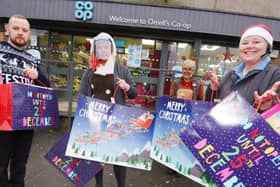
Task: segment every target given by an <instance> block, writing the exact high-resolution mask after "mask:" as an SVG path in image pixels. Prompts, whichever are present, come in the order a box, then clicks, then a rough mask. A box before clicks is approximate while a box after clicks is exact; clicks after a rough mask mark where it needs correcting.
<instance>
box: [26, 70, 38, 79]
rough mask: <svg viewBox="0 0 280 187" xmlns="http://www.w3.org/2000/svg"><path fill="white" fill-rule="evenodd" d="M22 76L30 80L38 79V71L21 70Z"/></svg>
mask: <svg viewBox="0 0 280 187" xmlns="http://www.w3.org/2000/svg"><path fill="white" fill-rule="evenodd" d="M23 74H24V75H26V76H27V77H29V78H30V79H32V80H34V79H38V71H37V70H36V69H31V68H26V69H24V70H23Z"/></svg>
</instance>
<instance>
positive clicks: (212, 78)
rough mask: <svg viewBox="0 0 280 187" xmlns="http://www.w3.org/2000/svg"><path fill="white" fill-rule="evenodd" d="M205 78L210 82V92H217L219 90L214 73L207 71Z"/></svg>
mask: <svg viewBox="0 0 280 187" xmlns="http://www.w3.org/2000/svg"><path fill="white" fill-rule="evenodd" d="M205 77H206V78H207V79H210V81H211V90H213V91H217V90H218V89H219V80H218V77H217V75H216V73H215V72H214V71H207V72H206V75H205Z"/></svg>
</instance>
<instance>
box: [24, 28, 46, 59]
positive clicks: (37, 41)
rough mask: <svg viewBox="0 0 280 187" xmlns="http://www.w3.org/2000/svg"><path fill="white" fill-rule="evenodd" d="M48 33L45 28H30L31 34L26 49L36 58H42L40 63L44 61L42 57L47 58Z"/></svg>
mask: <svg viewBox="0 0 280 187" xmlns="http://www.w3.org/2000/svg"><path fill="white" fill-rule="evenodd" d="M48 34H49V33H48V31H46V30H39V29H32V35H31V36H30V40H29V42H28V45H27V50H29V51H30V53H31V54H32V55H33V56H34V57H35V58H37V59H38V60H40V61H41V59H42V63H45V62H44V59H46V58H47V50H48Z"/></svg>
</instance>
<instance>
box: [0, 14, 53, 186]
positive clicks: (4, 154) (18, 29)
mask: <svg viewBox="0 0 280 187" xmlns="http://www.w3.org/2000/svg"><path fill="white" fill-rule="evenodd" d="M5 29H6V32H7V33H8V41H2V42H0V63H1V68H2V79H3V83H4V84H5V83H10V82H17V83H27V84H36V83H38V82H39V83H41V84H42V85H45V86H48V85H49V82H48V81H47V79H46V78H45V77H44V76H43V75H42V74H41V73H40V71H39V69H38V63H37V62H36V60H35V58H34V57H33V56H32V55H30V54H29V53H27V52H25V51H24V50H23V49H24V47H25V46H26V44H27V42H28V40H29V37H30V35H31V30H30V25H29V22H28V20H27V19H26V18H25V17H24V16H22V15H13V16H11V17H10V19H9V21H8V23H7V24H6V25H5ZM22 109H23V110H24V108H22ZM0 125H1V124H0ZM33 135H34V131H33V130H26V131H0V150H1V154H0V186H1V187H4V186H5V187H24V177H25V170H26V163H27V160H28V156H29V152H30V148H31V144H32V139H33ZM9 164H10V165H9ZM9 166H10V170H9V173H10V175H9V176H10V177H8V167H9Z"/></svg>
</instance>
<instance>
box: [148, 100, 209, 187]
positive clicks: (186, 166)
mask: <svg viewBox="0 0 280 187" xmlns="http://www.w3.org/2000/svg"><path fill="white" fill-rule="evenodd" d="M213 105H214V104H213V103H210V102H204V101H196V100H184V99H176V98H170V97H160V98H159V99H158V104H157V113H156V119H155V129H154V134H153V141H152V151H151V157H152V158H153V159H154V160H156V161H157V162H159V163H161V164H163V165H165V166H167V167H169V168H171V169H173V170H174V171H176V172H178V173H180V174H182V175H184V176H186V177H188V178H190V179H192V180H194V181H196V182H198V183H200V184H202V185H205V186H213V185H214V184H213V180H211V178H210V177H209V176H208V175H207V174H206V173H205V171H204V169H203V168H202V166H201V165H200V164H199V162H198V161H197V160H196V158H195V157H194V156H193V154H192V153H191V151H190V150H189V149H188V148H187V147H186V146H185V145H184V143H183V142H182V141H181V139H180V137H179V132H180V131H182V130H183V129H185V128H189V127H190V125H191V124H192V123H194V122H195V121H196V120H198V119H199V118H200V117H201V116H202V114H204V113H205V112H207V111H208V110H209V109H210V108H211V107H212V106H213Z"/></svg>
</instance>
